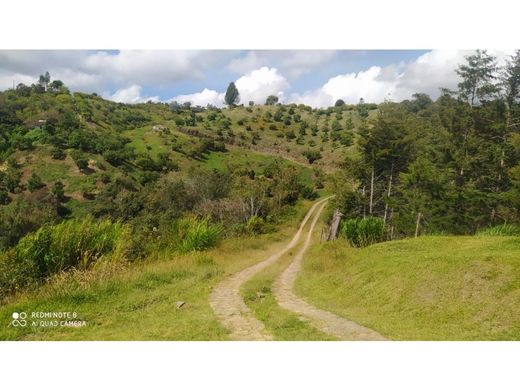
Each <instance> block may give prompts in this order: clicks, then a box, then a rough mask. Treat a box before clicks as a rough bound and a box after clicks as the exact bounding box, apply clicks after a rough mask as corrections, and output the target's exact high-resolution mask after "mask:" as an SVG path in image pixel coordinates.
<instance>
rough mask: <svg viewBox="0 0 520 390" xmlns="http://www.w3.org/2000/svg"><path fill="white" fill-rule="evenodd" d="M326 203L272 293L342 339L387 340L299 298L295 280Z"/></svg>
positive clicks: (294, 309)
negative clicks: (294, 290)
mask: <svg viewBox="0 0 520 390" xmlns="http://www.w3.org/2000/svg"><path fill="white" fill-rule="evenodd" d="M324 206H325V204H323V205H321V207H320V209H319V210H318V211H317V212H316V214H315V216H314V219H313V221H312V224H311V227H310V229H309V232H308V233H307V238H306V239H305V242H304V244H303V246H302V248H301V249H300V250H299V252H298V253H297V254H296V256H295V257H294V260H293V261H292V263H291V264H290V265H289V266H288V267H287V268H286V269H285V271H283V272H282V273H281V274H280V276H279V277H278V278H277V279H276V281H275V283H274V285H273V293H274V295H275V297H276V300H277V301H278V304H279V305H280V306H282V307H283V308H285V309H287V310H290V311H292V312H295V313H297V314H299V315H301V316H303V317H305V318H306V319H308V320H309V322H310V323H311V324H312V325H313V326H314V327H316V328H317V329H319V330H321V331H322V332H324V333H328V334H330V335H332V336H335V337H337V338H339V339H340V340H386V339H385V338H384V337H383V336H382V335H380V334H379V333H377V332H376V331H374V330H372V329H369V328H365V327H364V326H361V325H359V324H357V323H355V322H353V321H349V320H347V319H345V318H343V317H340V316H338V315H336V314H333V313H331V312H328V311H325V310H321V309H318V308H317V307H314V306H312V305H310V304H308V303H307V302H305V301H304V300H303V299H300V298H298V297H297V296H296V295H295V294H294V292H293V287H294V282H295V281H296V277H297V275H298V272H299V271H300V269H301V266H302V262H303V255H304V254H305V251H306V250H307V248H308V247H309V244H310V242H311V239H312V233H313V230H314V226H315V225H316V222H317V221H318V218H319V216H320V214H321V212H322V210H323V207H324Z"/></svg>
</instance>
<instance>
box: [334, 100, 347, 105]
mask: <svg viewBox="0 0 520 390" xmlns="http://www.w3.org/2000/svg"><path fill="white" fill-rule="evenodd" d="M344 105H345V101H344V100H343V99H338V100H336V103H334V107H343V106H344Z"/></svg>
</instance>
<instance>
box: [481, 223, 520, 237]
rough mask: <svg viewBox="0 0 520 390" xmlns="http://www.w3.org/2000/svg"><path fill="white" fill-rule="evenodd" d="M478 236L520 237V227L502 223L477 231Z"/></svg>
mask: <svg viewBox="0 0 520 390" xmlns="http://www.w3.org/2000/svg"><path fill="white" fill-rule="evenodd" d="M477 235H478V236H520V226H518V225H512V224H508V223H504V224H503V225H497V226H493V227H489V228H486V229H482V230H479V231H478V232H477Z"/></svg>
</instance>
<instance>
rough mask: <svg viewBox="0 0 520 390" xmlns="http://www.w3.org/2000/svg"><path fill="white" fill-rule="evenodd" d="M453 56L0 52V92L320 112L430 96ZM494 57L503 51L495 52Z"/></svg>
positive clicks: (447, 83) (456, 53)
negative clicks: (47, 89)
mask: <svg viewBox="0 0 520 390" xmlns="http://www.w3.org/2000/svg"><path fill="white" fill-rule="evenodd" d="M467 54H469V52H467V51H460V50H451V51H446V50H271V51H265V50H264V51H255V50H235V51H232V50H189V51H181V50H161V51H155V50H122V51H118V50H89V51H82V50H48V51H23V50H20V51H0V89H5V88H9V87H11V86H12V83H13V80H14V82H15V83H16V84H17V83H19V82H23V83H26V84H30V83H32V82H35V81H36V79H37V77H38V75H39V74H41V73H43V72H45V71H49V72H50V73H51V76H52V77H53V78H54V79H60V80H62V81H64V82H65V84H66V85H68V86H69V87H70V88H71V90H73V91H84V92H96V93H98V94H100V95H102V96H104V97H106V98H108V99H112V100H115V101H121V102H126V103H136V102H142V101H147V100H153V101H165V102H167V101H173V100H176V101H179V102H183V101H191V102H192V103H193V104H200V105H206V104H214V105H217V106H219V105H222V104H223V94H224V92H225V89H226V87H227V85H228V84H229V82H230V81H234V82H235V83H236V85H237V88H238V89H239V91H240V93H241V101H242V102H244V103H247V102H248V101H249V100H253V101H255V102H257V103H261V102H263V101H265V98H266V97H267V96H268V95H269V94H275V95H278V96H279V98H280V100H281V101H283V102H296V103H305V104H309V105H312V106H316V107H318V106H327V105H331V104H333V103H334V101H335V100H337V99H338V98H342V99H344V100H345V101H347V102H349V103H355V102H357V101H359V99H360V98H361V97H362V98H364V99H365V100H366V101H373V102H380V101H383V100H385V99H390V100H397V101H399V100H403V99H406V98H409V97H410V96H411V95H412V94H413V93H415V92H424V93H428V94H430V95H431V96H432V97H434V98H435V97H436V96H438V94H439V90H440V88H441V87H449V88H453V87H455V86H456V84H457V81H458V79H457V76H456V74H455V72H454V70H455V68H456V67H457V65H458V64H460V63H461V62H463V61H464V56H465V55H467ZM495 54H496V55H497V56H499V58H503V57H504V56H505V55H506V54H507V53H503V52H496V53H495Z"/></svg>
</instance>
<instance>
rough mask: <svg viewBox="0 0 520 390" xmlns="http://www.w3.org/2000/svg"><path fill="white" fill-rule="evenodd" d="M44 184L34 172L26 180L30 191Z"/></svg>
mask: <svg viewBox="0 0 520 390" xmlns="http://www.w3.org/2000/svg"><path fill="white" fill-rule="evenodd" d="M44 186H45V184H44V183H43V182H42V179H41V178H40V176H38V175H37V174H36V173H33V174H32V175H31V177H30V178H29V180H27V189H28V190H29V191H31V192H34V191H36V190H39V189H40V188H42V187H44Z"/></svg>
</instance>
